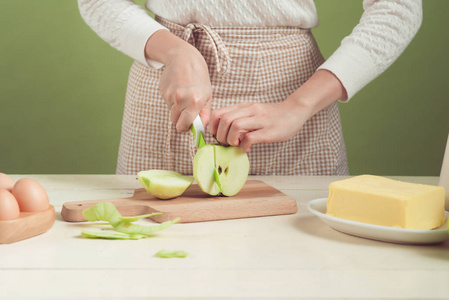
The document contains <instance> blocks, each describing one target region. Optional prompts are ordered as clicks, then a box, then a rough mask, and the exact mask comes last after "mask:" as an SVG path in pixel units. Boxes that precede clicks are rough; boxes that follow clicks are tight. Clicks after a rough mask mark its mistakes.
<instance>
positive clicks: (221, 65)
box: [183, 23, 230, 75]
mask: <svg viewBox="0 0 449 300" xmlns="http://www.w3.org/2000/svg"><path fill="white" fill-rule="evenodd" d="M195 31H203V32H204V33H205V34H206V36H207V37H208V39H209V41H210V43H211V45H212V49H213V51H214V58H215V66H216V68H217V73H218V74H220V75H224V74H226V72H227V71H228V69H229V65H230V56H229V52H228V49H226V46H225V44H224V42H223V40H222V39H221V37H220V36H219V35H218V34H217V33H216V32H215V31H214V30H212V29H211V28H210V27H209V26H207V25H203V24H198V23H190V24H187V26H186V27H185V28H184V33H183V39H184V40H185V41H187V42H189V43H191V44H192V45H193V46H195V44H196V43H195V37H194V35H193V34H192V33H193V32H195Z"/></svg>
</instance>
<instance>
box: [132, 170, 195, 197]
mask: <svg viewBox="0 0 449 300" xmlns="http://www.w3.org/2000/svg"><path fill="white" fill-rule="evenodd" d="M137 177H138V178H139V182H140V184H141V185H142V186H143V187H144V188H145V190H146V191H147V192H148V193H150V194H152V195H154V196H155V197H156V198H159V199H164V200H165V199H171V198H175V197H178V196H180V195H182V193H184V191H185V190H186V189H187V188H188V187H189V186H190V185H191V184H192V182H193V178H192V177H189V176H186V175H182V174H179V173H176V172H173V171H166V170H148V171H141V172H139V173H137Z"/></svg>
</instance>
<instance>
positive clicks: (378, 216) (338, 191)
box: [326, 175, 445, 229]
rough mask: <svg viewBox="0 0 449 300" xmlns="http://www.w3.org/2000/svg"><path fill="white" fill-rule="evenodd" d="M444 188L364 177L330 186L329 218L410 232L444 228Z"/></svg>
mask: <svg viewBox="0 0 449 300" xmlns="http://www.w3.org/2000/svg"><path fill="white" fill-rule="evenodd" d="M444 194H445V193H444V188H442V187H439V186H432V185H425V184H416V183H408V182H402V181H397V180H392V179H388V178H385V177H380V176H373V175H361V176H356V177H352V178H349V179H344V180H339V181H335V182H332V183H331V184H330V185H329V198H328V200H327V212H326V214H327V215H330V216H334V217H338V218H343V219H347V220H352V221H357V222H363V223H370V224H376V225H382V226H391V227H397V228H407V229H432V228H436V227H439V226H441V225H442V224H443V223H444V221H445V216H444V202H445V200H444Z"/></svg>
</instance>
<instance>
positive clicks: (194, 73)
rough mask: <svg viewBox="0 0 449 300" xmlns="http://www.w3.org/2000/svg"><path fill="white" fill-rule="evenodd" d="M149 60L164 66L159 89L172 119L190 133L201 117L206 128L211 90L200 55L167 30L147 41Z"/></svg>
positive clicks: (207, 74)
mask: <svg viewBox="0 0 449 300" xmlns="http://www.w3.org/2000/svg"><path fill="white" fill-rule="evenodd" d="M146 50H147V51H146V54H147V57H148V58H150V59H153V60H156V61H160V62H162V63H163V64H164V65H165V69H164V71H163V72H162V77H161V79H160V82H159V90H160V92H161V95H162V97H163V98H164V99H165V101H166V102H167V106H168V108H169V110H170V112H171V116H170V119H171V121H172V122H173V123H174V124H175V125H176V129H177V130H178V131H181V132H185V131H188V130H189V128H190V125H192V123H193V120H194V119H195V118H196V116H197V115H198V114H199V115H200V117H201V120H202V121H203V124H204V125H205V126H207V124H208V123H209V119H210V110H211V97H212V87H211V83H210V77H209V70H208V67H207V64H206V62H205V60H204V58H203V56H202V55H201V53H200V52H199V51H198V50H197V49H196V48H195V47H193V46H192V45H190V44H189V43H187V42H185V41H184V40H182V39H180V38H178V37H177V36H175V35H173V34H172V33H170V32H168V31H166V30H160V31H157V32H155V33H154V34H153V35H152V36H151V38H150V39H148V42H147V46H146Z"/></svg>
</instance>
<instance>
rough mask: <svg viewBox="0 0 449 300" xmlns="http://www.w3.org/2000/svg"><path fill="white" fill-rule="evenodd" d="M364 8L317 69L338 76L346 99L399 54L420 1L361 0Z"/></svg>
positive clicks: (418, 15) (417, 21)
mask: <svg viewBox="0 0 449 300" xmlns="http://www.w3.org/2000/svg"><path fill="white" fill-rule="evenodd" d="M363 8H364V13H363V15H362V17H361V19H360V21H359V24H358V25H357V26H356V27H355V28H354V30H353V31H352V33H351V34H350V35H349V36H347V37H345V38H344V39H343V41H342V42H341V45H340V47H339V48H338V49H337V50H336V51H335V52H334V53H333V54H332V55H331V56H330V57H329V59H328V60H327V61H326V62H324V63H323V64H322V65H321V66H320V67H319V68H318V69H326V70H329V71H330V72H332V73H333V74H334V75H335V76H337V78H338V79H339V80H340V82H341V83H342V84H343V86H344V87H345V89H346V92H347V94H348V100H349V99H350V98H352V97H353V96H354V95H355V94H356V93H357V92H358V91H359V90H360V89H362V88H363V87H364V86H365V85H367V84H368V83H369V82H370V81H372V80H373V79H375V78H376V77H377V76H379V75H380V74H381V73H382V72H383V71H385V70H386V69H387V68H388V67H389V66H390V65H391V64H392V63H393V62H394V61H395V60H396V59H397V58H398V57H399V55H400V54H401V53H402V52H403V51H404V49H405V48H406V47H407V46H408V44H409V43H410V42H411V40H412V39H413V37H414V36H415V34H416V33H417V32H418V29H419V27H420V26H421V22H422V1H421V0H364V2H363Z"/></svg>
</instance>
